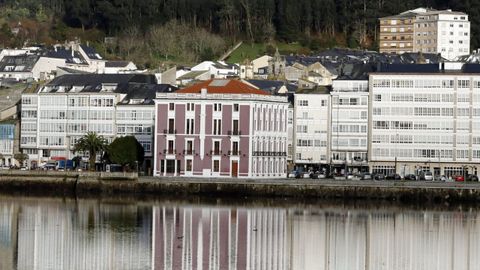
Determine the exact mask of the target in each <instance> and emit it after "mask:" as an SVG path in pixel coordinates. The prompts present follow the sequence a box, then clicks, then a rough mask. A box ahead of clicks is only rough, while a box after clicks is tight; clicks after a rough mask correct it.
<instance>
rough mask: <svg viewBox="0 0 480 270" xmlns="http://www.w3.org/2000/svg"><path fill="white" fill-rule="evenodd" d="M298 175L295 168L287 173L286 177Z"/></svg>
mask: <svg viewBox="0 0 480 270" xmlns="http://www.w3.org/2000/svg"><path fill="white" fill-rule="evenodd" d="M298 175H300V173H299V172H298V171H296V170H293V171H291V172H289V173H288V175H287V177H288V178H299V177H297V176H298Z"/></svg>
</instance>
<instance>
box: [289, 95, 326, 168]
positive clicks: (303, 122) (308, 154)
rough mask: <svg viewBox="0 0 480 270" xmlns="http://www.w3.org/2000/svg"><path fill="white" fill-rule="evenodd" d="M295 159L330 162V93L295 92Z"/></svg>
mask: <svg viewBox="0 0 480 270" xmlns="http://www.w3.org/2000/svg"><path fill="white" fill-rule="evenodd" d="M294 102H295V109H294V110H295V113H294V142H293V144H294V149H295V150H294V153H295V155H294V161H295V163H296V164H312V165H313V164H320V163H321V164H327V163H328V162H329V156H330V153H329V149H330V147H329V145H330V142H329V139H328V137H329V136H328V134H329V130H330V128H329V127H330V94H328V93H327V94H295V98H294Z"/></svg>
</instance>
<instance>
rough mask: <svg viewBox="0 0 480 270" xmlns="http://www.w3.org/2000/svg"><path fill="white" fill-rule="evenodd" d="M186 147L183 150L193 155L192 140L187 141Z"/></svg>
mask: <svg viewBox="0 0 480 270" xmlns="http://www.w3.org/2000/svg"><path fill="white" fill-rule="evenodd" d="M186 148H187V149H186V150H185V154H187V155H193V154H194V153H193V141H187V147H186Z"/></svg>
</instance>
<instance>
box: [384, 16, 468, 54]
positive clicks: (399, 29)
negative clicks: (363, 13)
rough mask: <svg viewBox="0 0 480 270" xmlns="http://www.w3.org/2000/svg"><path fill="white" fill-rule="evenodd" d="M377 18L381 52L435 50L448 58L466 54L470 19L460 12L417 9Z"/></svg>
mask: <svg viewBox="0 0 480 270" xmlns="http://www.w3.org/2000/svg"><path fill="white" fill-rule="evenodd" d="M379 21H380V31H379V35H380V38H379V51H380V52H381V53H394V54H402V53H405V52H424V53H439V54H441V56H442V57H444V58H446V59H448V60H455V59H456V58H457V57H458V56H462V55H468V54H469V53H470V22H469V20H468V15H467V14H465V13H463V12H456V11H452V10H450V9H447V10H431V9H425V8H417V9H414V10H409V11H405V12H403V13H400V14H398V15H394V16H389V17H383V18H380V19H379Z"/></svg>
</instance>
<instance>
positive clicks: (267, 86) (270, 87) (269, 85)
mask: <svg viewBox="0 0 480 270" xmlns="http://www.w3.org/2000/svg"><path fill="white" fill-rule="evenodd" d="M247 81H248V82H249V83H251V84H253V85H254V86H256V87H258V88H260V89H262V90H264V91H268V92H275V93H276V92H278V90H279V89H280V88H282V87H283V86H285V87H286V88H287V90H288V92H295V91H296V90H297V88H298V87H297V86H296V85H294V84H291V83H285V82H282V81H272V80H247Z"/></svg>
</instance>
